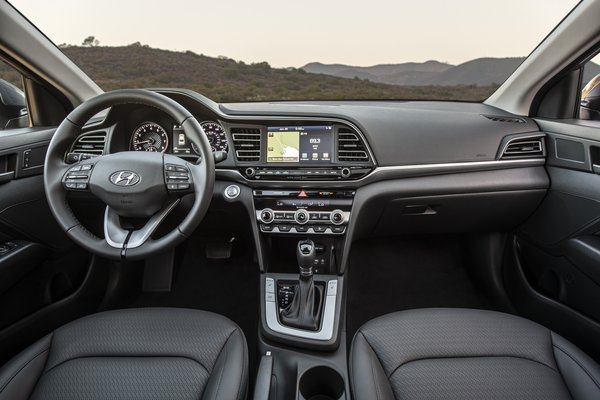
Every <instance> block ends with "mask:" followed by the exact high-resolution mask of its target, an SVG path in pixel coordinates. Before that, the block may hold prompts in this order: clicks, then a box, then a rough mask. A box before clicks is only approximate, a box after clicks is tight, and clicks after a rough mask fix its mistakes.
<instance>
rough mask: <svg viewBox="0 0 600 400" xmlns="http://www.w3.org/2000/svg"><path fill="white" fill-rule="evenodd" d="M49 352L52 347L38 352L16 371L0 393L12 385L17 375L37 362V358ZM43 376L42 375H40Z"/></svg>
mask: <svg viewBox="0 0 600 400" xmlns="http://www.w3.org/2000/svg"><path fill="white" fill-rule="evenodd" d="M48 350H50V346H48V347H47V348H45V349H44V350H41V351H40V352H38V353H37V354H36V355H34V356H33V357H31V358H30V359H29V360H28V361H27V362H26V363H25V364H23V365H22V366H21V368H19V370H18V371H16V372H15V373H14V374H13V376H11V377H10V379H9V380H8V382H6V384H5V385H4V386H3V387H2V389H0V393H2V392H4V390H5V389H6V388H7V387H8V385H10V383H11V382H12V381H13V379H15V378H16V377H17V375H19V374H20V373H21V371H23V370H24V369H25V368H26V367H27V366H28V365H29V364H31V362H32V361H33V360H35V359H36V358H38V357H39V356H41V355H42V354H43V353H46V352H47V351H48ZM40 375H41V374H40Z"/></svg>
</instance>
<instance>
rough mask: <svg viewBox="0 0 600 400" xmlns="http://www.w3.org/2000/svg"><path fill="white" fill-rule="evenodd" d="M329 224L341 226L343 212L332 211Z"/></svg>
mask: <svg viewBox="0 0 600 400" xmlns="http://www.w3.org/2000/svg"><path fill="white" fill-rule="evenodd" d="M329 219H330V220H331V223H332V224H334V225H341V224H343V223H344V212H343V211H342V210H333V211H332V212H331V215H330V216H329Z"/></svg>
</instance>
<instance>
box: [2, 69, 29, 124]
mask: <svg viewBox="0 0 600 400" xmlns="http://www.w3.org/2000/svg"><path fill="white" fill-rule="evenodd" d="M28 126H29V113H28V110H27V100H26V99H25V93H24V91H23V79H22V76H21V74H20V73H19V72H17V71H16V70H15V69H14V68H12V67H11V66H10V65H8V64H6V63H4V62H3V61H1V60H0V131H5V130H9V129H16V128H25V127H28Z"/></svg>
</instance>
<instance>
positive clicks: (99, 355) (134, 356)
mask: <svg viewBox="0 0 600 400" xmlns="http://www.w3.org/2000/svg"><path fill="white" fill-rule="evenodd" d="M87 358H183V359H186V360H190V361H193V362H195V363H196V364H198V365H200V366H201V367H202V369H204V370H205V371H206V372H207V373H209V374H210V371H209V370H208V368H206V367H205V366H204V365H203V364H202V363H201V362H200V361H198V360H196V359H194V358H191V357H187V356H179V355H170V356H169V355H139V356H136V355H104V354H96V355H89V356H80V357H73V358H69V359H68V360H64V361H62V362H61V363H59V364H56V365H55V366H53V367H52V368H50V369H48V370H46V371H45V372H44V373H45V374H46V373H48V372H50V371H52V370H53V369H55V368H58V367H60V366H61V365H64V364H66V363H68V362H71V361H75V360H83V359H87Z"/></svg>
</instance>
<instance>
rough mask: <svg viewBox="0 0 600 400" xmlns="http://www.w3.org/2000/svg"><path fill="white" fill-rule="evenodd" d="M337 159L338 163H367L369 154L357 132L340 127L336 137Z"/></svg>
mask: <svg viewBox="0 0 600 400" xmlns="http://www.w3.org/2000/svg"><path fill="white" fill-rule="evenodd" d="M337 158H338V161H340V162H369V153H368V151H367V147H366V146H365V144H364V142H363V141H362V139H361V138H360V136H359V135H358V133H357V132H355V131H354V130H352V129H350V128H346V127H340V128H339V129H338V135H337Z"/></svg>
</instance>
